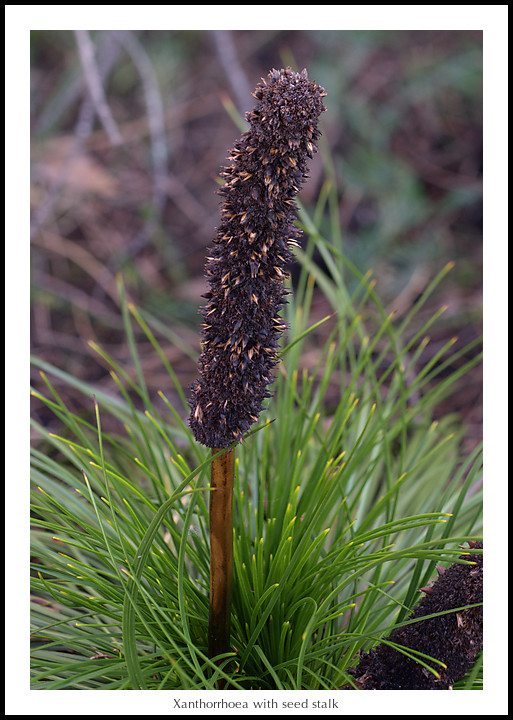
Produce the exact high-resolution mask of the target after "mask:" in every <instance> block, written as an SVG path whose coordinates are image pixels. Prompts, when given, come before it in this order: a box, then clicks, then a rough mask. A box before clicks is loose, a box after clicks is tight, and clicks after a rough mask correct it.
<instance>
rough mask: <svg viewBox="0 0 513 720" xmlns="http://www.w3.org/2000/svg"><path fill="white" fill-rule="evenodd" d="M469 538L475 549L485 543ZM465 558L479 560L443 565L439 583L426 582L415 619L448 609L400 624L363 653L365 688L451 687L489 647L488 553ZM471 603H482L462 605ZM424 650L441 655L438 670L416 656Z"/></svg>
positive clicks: (360, 676)
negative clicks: (486, 617)
mask: <svg viewBox="0 0 513 720" xmlns="http://www.w3.org/2000/svg"><path fill="white" fill-rule="evenodd" d="M469 544H470V547H471V549H474V548H475V549H482V547H483V543H480V542H470V543H469ZM459 559H460V560H470V559H471V560H472V561H473V564H472V565H468V564H460V563H454V564H453V565H451V567H449V568H448V569H447V570H445V569H444V568H441V567H440V568H439V569H438V571H439V574H440V576H439V578H438V580H437V581H436V582H435V583H434V584H433V586H432V587H425V588H421V590H422V591H423V592H425V593H426V595H425V597H423V598H422V600H421V601H420V603H419V604H418V605H417V607H416V608H415V610H414V612H413V613H412V615H411V617H410V620H415V619H417V618H422V617H426V616H432V615H434V614H435V613H444V614H441V615H437V617H429V619H426V620H422V621H420V622H415V623H412V624H408V625H405V626H404V627H400V628H397V629H396V630H394V631H393V632H392V634H391V635H390V637H389V638H388V640H387V641H386V642H384V643H382V644H381V645H379V646H378V647H377V648H376V649H374V650H371V651H370V653H368V654H367V653H363V654H362V658H361V660H360V663H359V664H358V667H357V668H356V670H354V671H352V672H353V673H354V675H355V678H356V683H357V686H358V687H359V688H360V689H361V690H448V689H449V688H451V687H452V685H453V684H454V683H455V682H456V681H457V680H460V679H461V678H462V677H463V676H464V675H465V673H466V672H467V671H468V670H469V668H470V667H471V665H472V663H473V662H474V661H475V659H476V658H477V656H478V655H479V653H480V652H481V651H482V649H483V608H482V605H480V603H482V602H483V556H482V554H479V555H478V554H475V553H474V554H472V556H469V553H468V552H466V553H465V554H464V555H461V556H460V558H459ZM476 604H477V605H476ZM466 605H476V606H475V607H469V608H466V609H461V608H463V607H464V606H466ZM458 608H460V609H459V610H457V609H458ZM451 610H455V612H450V611H451ZM448 611H449V612H448ZM398 646H399V647H402V648H406V649H407V650H409V651H410V652H409V654H404V651H400V650H399V649H397V647H398ZM423 654H424V657H425V656H426V655H429V656H431V657H433V658H435V659H436V660H438V661H439V663H440V665H439V666H438V665H437V666H436V670H435V672H433V671H432V670H429V669H428V668H427V667H426V666H425V664H424V663H422V664H421V663H419V662H417V661H415V660H414V659H413V658H414V657H417V660H418V659H419V657H420V658H421V659H422V657H423ZM427 662H429V660H427ZM431 665H432V663H431Z"/></svg>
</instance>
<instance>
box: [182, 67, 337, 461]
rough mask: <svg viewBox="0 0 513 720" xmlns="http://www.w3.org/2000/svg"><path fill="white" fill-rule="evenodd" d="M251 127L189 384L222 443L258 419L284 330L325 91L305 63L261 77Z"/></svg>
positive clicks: (233, 177)
mask: <svg viewBox="0 0 513 720" xmlns="http://www.w3.org/2000/svg"><path fill="white" fill-rule="evenodd" d="M253 95H254V97H255V98H256V99H257V101H258V102H257V105H256V107H255V108H254V109H253V110H252V111H251V112H249V113H248V114H247V120H248V122H249V123H250V129H249V131H248V132H246V133H244V135H242V137H241V139H240V140H238V141H237V142H236V143H235V147H234V149H233V150H232V151H231V153H230V159H231V161H232V165H231V166H230V167H227V168H225V169H224V170H223V172H222V176H223V177H224V178H225V184H224V186H223V187H222V188H221V189H220V190H219V193H220V195H221V197H222V198H223V207H222V211H221V225H220V226H219V228H218V231H217V233H216V237H215V238H214V246H213V248H211V249H210V250H209V257H208V259H207V265H206V270H205V272H206V276H207V278H208V281H209V284H210V292H208V293H206V295H205V298H206V299H207V300H208V302H207V304H206V305H205V306H204V307H203V308H202V310H201V312H202V315H203V318H204V320H205V324H204V326H203V352H202V354H201V357H200V359H199V370H200V379H199V380H197V381H195V382H194V383H193V385H192V386H191V398H190V400H189V404H190V407H191V415H190V420H189V422H190V426H191V429H192V431H193V433H194V436H195V438H196V440H198V442H200V443H202V444H203V445H206V446H207V447H215V448H219V449H221V448H224V447H227V446H228V445H230V444H231V443H232V442H233V441H234V439H236V440H242V438H243V436H244V433H245V432H247V431H248V430H249V428H250V427H251V425H252V424H253V423H254V422H255V421H256V420H257V419H258V414H259V413H260V411H261V409H262V402H263V400H264V399H265V398H267V397H269V393H268V391H267V386H268V385H269V384H270V383H272V382H273V368H274V366H275V365H276V363H277V360H278V357H277V347H278V339H279V336H280V334H281V332H282V331H283V330H284V329H285V324H284V323H282V322H281V320H280V318H279V316H278V313H279V310H280V308H281V307H282V306H283V305H284V303H285V302H286V301H285V295H286V294H287V293H286V292H285V290H284V288H283V279H284V278H285V277H286V274H287V273H286V268H285V266H286V265H287V263H289V262H291V260H292V254H291V252H290V250H289V246H290V245H293V244H296V243H295V239H296V238H297V237H298V232H297V230H296V229H295V227H294V224H293V223H294V219H295V211H296V208H295V205H294V202H293V197H294V196H295V195H296V193H297V192H298V190H299V187H300V185H301V183H302V182H303V181H304V180H305V178H306V176H307V168H306V163H307V159H308V158H309V157H311V156H312V153H313V152H314V151H315V150H316V149H317V147H316V145H315V140H316V139H317V138H318V137H319V135H320V132H319V131H318V130H317V123H318V119H319V116H320V114H321V113H322V112H323V111H324V110H325V108H324V106H323V104H322V98H323V97H324V96H325V95H326V93H325V92H324V89H323V88H322V87H320V86H318V85H315V84H314V83H313V82H310V81H309V80H308V77H307V74H306V71H305V70H304V71H303V72H302V73H300V74H299V73H296V72H294V71H292V70H291V69H290V68H286V69H284V70H272V71H271V72H270V73H269V75H268V77H267V79H264V80H262V82H261V83H260V84H259V85H258V87H257V88H256V90H255V92H254V93H253Z"/></svg>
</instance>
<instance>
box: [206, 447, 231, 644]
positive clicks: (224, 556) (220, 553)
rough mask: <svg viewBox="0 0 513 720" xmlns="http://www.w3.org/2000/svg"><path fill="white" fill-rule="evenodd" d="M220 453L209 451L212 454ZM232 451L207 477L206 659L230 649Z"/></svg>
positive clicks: (214, 461) (216, 461)
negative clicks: (208, 534) (208, 526)
mask: <svg viewBox="0 0 513 720" xmlns="http://www.w3.org/2000/svg"><path fill="white" fill-rule="evenodd" d="M218 452H219V450H217V449H216V448H212V454H213V455H215V454H216V453H218ZM234 468H235V450H233V449H232V450H229V451H228V452H225V453H224V454H223V455H220V456H219V457H218V458H216V459H215V460H213V462H212V468H211V477H210V486H211V492H210V613H209V625H208V652H209V657H211V658H212V657H215V656H216V655H219V654H221V653H225V652H229V650H230V611H231V597H232V574H233V524H232V503H233V477H234Z"/></svg>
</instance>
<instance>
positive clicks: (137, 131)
mask: <svg viewBox="0 0 513 720" xmlns="http://www.w3.org/2000/svg"><path fill="white" fill-rule="evenodd" d="M286 65H290V66H292V67H293V68H294V69H295V70H302V69H303V68H307V70H308V74H309V77H310V78H311V79H312V80H314V81H315V82H317V83H318V84H320V85H322V86H324V88H325V89H326V91H327V93H328V95H327V98H326V105H327V108H328V112H326V113H325V114H324V115H323V117H322V125H321V129H322V130H323V137H322V139H321V145H320V151H319V153H318V154H317V155H316V156H315V158H314V161H313V162H312V163H311V173H310V179H309V181H308V183H307V184H306V185H305V186H304V188H303V190H302V192H301V195H300V198H301V202H302V203H303V205H304V206H305V207H306V208H307V210H308V211H310V212H312V213H314V211H315V217H316V222H318V224H319V228H320V230H321V232H322V234H323V235H324V236H325V237H327V238H329V239H330V240H331V241H332V242H334V243H336V244H338V245H339V246H340V247H341V248H342V250H343V252H344V253H345V255H346V256H347V257H348V258H349V259H350V260H351V262H353V263H354V264H355V265H356V266H357V267H358V268H359V270H361V271H362V272H363V271H366V270H368V269H372V271H373V273H374V276H375V278H376V281H377V292H378V294H379V295H380V297H381V298H382V300H383V301H384V302H385V304H386V307H387V309H388V310H390V311H392V310H394V311H396V313H397V316H398V318H399V319H400V318H401V316H404V315H405V314H406V313H407V312H408V311H409V309H411V307H412V306H413V305H414V303H415V302H416V299H418V297H419V296H420V295H421V293H422V292H423V290H425V288H426V287H427V285H428V284H429V282H430V280H431V279H432V278H433V277H434V276H435V274H436V273H437V272H438V271H439V270H440V269H441V268H442V267H443V266H444V265H445V264H446V263H447V262H449V261H454V263H455V266H454V270H453V271H452V273H450V274H449V275H448V277H447V278H446V280H445V281H444V284H443V285H442V286H441V287H440V288H438V290H437V293H436V296H435V298H434V299H433V300H432V301H431V302H432V304H431V306H430V307H426V308H425V311H423V312H421V313H420V314H419V318H418V321H419V323H421V322H422V320H423V318H424V319H425V318H426V317H427V316H428V315H429V314H432V312H433V311H434V310H435V309H436V308H438V307H440V306H442V305H447V306H448V309H447V312H446V313H445V314H444V315H443V316H442V318H441V319H440V320H439V321H438V323H437V325H436V328H433V332H432V335H431V343H430V345H429V348H430V349H429V350H428V351H427V353H425V354H424V355H423V358H424V360H425V361H426V362H427V361H428V360H429V356H430V355H429V353H431V356H433V355H435V354H436V352H437V351H438V350H439V349H440V347H442V346H443V345H444V344H445V343H446V342H447V340H449V339H450V338H452V337H454V336H457V337H458V340H457V344H456V347H458V346H461V347H462V348H463V347H465V346H466V345H467V344H468V343H469V342H472V341H473V340H474V339H476V338H478V337H479V336H480V334H481V322H482V316H481V307H482V283H481V274H482V187H481V179H482V32H481V31H318V30H315V31H304V30H302V31H283V30H279V31H267V30H266V31H251V30H247V31H245V30H244V31H215V30H214V31H175V32H173V31H162V32H160V31H134V32H129V31H96V32H89V33H88V32H85V31H77V33H73V32H67V31H33V32H32V37H31V128H32V145H31V147H32V153H31V212H32V230H31V241H32V253H31V288H32V344H33V352H34V353H35V354H36V355H38V356H39V357H41V358H43V359H44V360H46V361H48V362H50V363H52V364H54V365H56V366H57V367H59V368H61V369H62V370H64V371H66V372H68V373H71V374H73V375H74V376H76V377H78V378H81V379H84V380H88V381H93V382H95V383H97V384H98V386H99V387H102V388H103V389H111V388H112V387H113V383H112V380H111V378H110V376H109V374H108V371H107V370H106V364H105V365H103V364H102V359H101V357H100V356H99V355H98V353H97V352H96V351H95V350H94V344H98V345H100V346H101V347H102V348H104V349H105V350H106V352H108V353H109V354H110V355H111V356H112V357H113V358H114V359H115V360H116V361H117V362H118V363H119V364H120V365H122V366H124V363H125V362H127V361H128V358H129V348H128V346H127V343H126V338H125V335H124V332H123V326H122V319H121V312H120V305H119V299H118V295H117V290H116V273H118V272H122V274H123V277H124V280H125V283H126V285H127V287H128V290H129V293H130V299H131V300H132V301H133V302H134V303H135V304H136V305H137V306H138V307H140V308H143V309H144V311H145V312H146V313H147V315H146V317H147V318H148V319H150V318H151V322H152V324H153V327H154V328H156V329H157V330H158V331H159V333H160V338H161V339H162V344H163V347H164V348H165V350H166V355H167V358H168V360H169V361H170V362H171V364H172V366H173V368H174V370H175V372H176V373H177V375H178V377H179V378H180V380H181V383H182V387H183V388H186V387H187V386H188V385H189V384H190V383H191V382H192V380H193V379H194V378H195V376H196V360H197V357H198V354H199V342H200V335H199V331H200V322H201V318H200V316H199V314H198V306H199V305H200V304H201V303H202V300H201V297H200V296H201V294H202V293H203V292H204V291H205V289H206V284H205V280H204V278H203V266H204V262H205V255H206V249H207V247H208V246H209V245H210V243H211V241H212V238H213V236H214V232H215V227H216V225H217V224H218V222H219V198H218V196H217V195H216V193H215V189H216V187H217V185H218V183H219V179H218V174H219V170H220V168H221V167H222V166H223V165H225V164H226V163H227V155H228V151H229V149H230V148H231V147H232V146H233V143H234V141H235V139H236V138H237V137H238V136H239V134H240V130H241V129H243V126H244V121H242V119H241V116H243V115H244V113H245V112H246V111H247V110H249V109H250V108H251V107H252V105H253V103H254V100H253V98H252V97H251V92H252V90H253V89H254V88H255V86H256V84H257V83H258V82H259V80H260V78H261V77H263V76H266V75H267V73H268V72H269V70H270V69H271V68H273V67H277V68H278V67H283V66H286ZM322 198H324V200H323V201H322V202H321V200H322ZM323 203H324V204H323ZM313 312H314V314H315V315H316V316H315V317H314V318H313V320H315V319H318V318H320V317H323V316H324V315H326V314H328V312H329V308H328V307H327V305H325V303H324V301H323V298H322V296H321V295H319V297H318V298H317V300H316V303H314V306H313ZM424 312H425V314H424ZM326 332H329V330H328V329H327V330H326ZM141 342H142V345H141V347H140V351H141V361H142V364H143V371H144V373H145V377H146V380H147V383H148V388H149V390H150V392H152V393H156V391H157V390H160V389H161V390H163V391H164V392H169V388H168V387H167V383H168V381H167V376H166V374H165V371H164V370H163V369H162V368H161V364H160V360H159V358H158V357H157V356H156V353H155V351H154V349H153V348H152V346H151V345H150V344H149V343H148V342H147V340H145V341H144V342H143V341H141ZM476 352H477V349H476ZM465 359H466V358H465V357H464V356H463V357H461V358H460V361H461V363H462V364H463V363H464V362H465ZM127 371H128V372H132V371H131V370H130V369H129V368H127ZM33 382H34V384H35V385H36V387H37V386H38V384H39V381H38V377H37V373H35V377H34V378H33ZM481 387H482V378H481V367H480V366H478V367H476V368H474V369H473V370H472V371H471V373H470V374H469V375H467V376H466V377H465V379H464V381H463V383H462V385H461V388H460V390H459V391H458V392H457V393H456V394H455V395H453V397H452V398H451V399H450V403H449V404H448V405H446V406H442V407H441V408H440V410H439V412H440V414H447V413H451V412H458V413H460V415H461V417H462V418H463V420H464V422H465V423H466V426H467V433H466V440H465V443H466V446H467V449H468V450H470V449H472V448H473V447H474V445H475V444H476V442H478V441H479V440H480V437H481V416H482V410H481V408H482V401H481ZM72 392H73V391H72V390H70V388H66V389H65V391H64V396H65V397H69V401H70V406H71V408H72V409H74V410H79V409H80V408H79V407H77V406H76V405H75V407H74V406H73V402H74V399H73V396H72V395H71V396H70V393H72ZM170 397H172V395H171V394H170ZM75 402H76V403H82V402H83V400H81V399H80V396H79V395H78V394H77V398H76V401H75ZM34 413H35V414H36V415H37V417H38V420H39V421H40V422H42V423H48V422H51V417H50V416H49V415H46V411H45V409H44V407H43V406H42V405H40V404H39V403H38V401H37V400H34Z"/></svg>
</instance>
